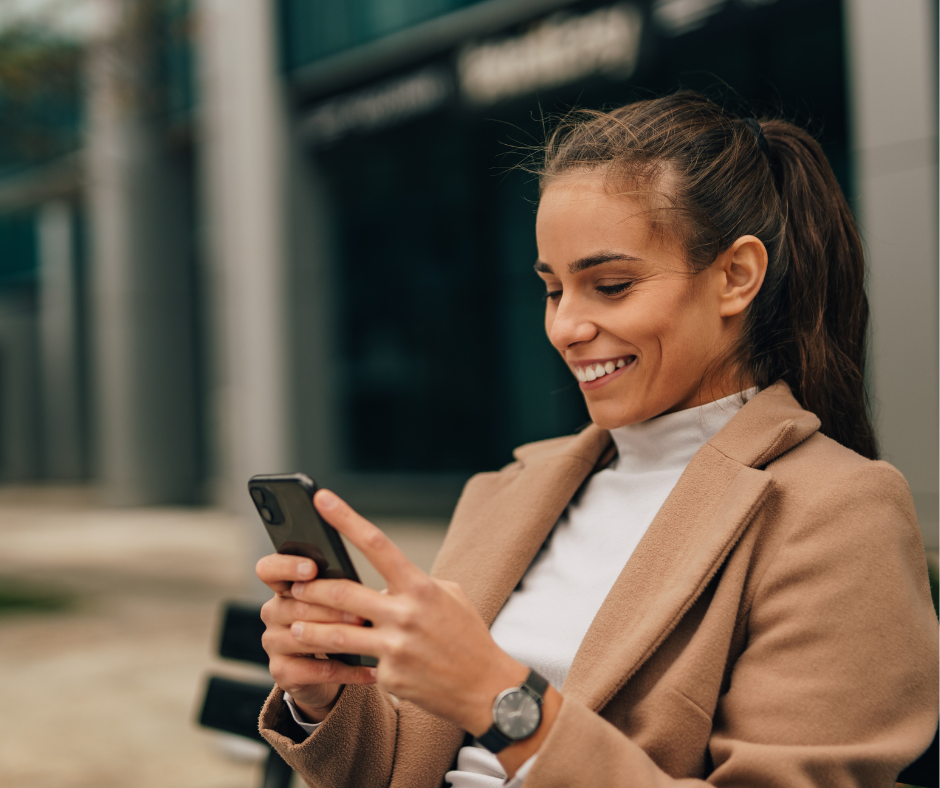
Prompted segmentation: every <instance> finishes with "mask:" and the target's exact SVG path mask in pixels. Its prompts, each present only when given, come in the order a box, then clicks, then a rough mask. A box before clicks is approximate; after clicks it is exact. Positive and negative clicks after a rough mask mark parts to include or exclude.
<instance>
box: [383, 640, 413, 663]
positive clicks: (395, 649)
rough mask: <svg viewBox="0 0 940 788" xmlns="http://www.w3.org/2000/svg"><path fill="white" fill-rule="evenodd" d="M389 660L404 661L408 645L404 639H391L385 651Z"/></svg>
mask: <svg viewBox="0 0 940 788" xmlns="http://www.w3.org/2000/svg"><path fill="white" fill-rule="evenodd" d="M383 650H384V652H385V654H384V656H385V657H387V658H388V659H389V660H391V661H393V662H397V661H400V660H402V659H403V658H404V657H405V654H406V653H407V645H406V643H405V639H404V638H390V639H389V640H388V641H386V643H385V648H384V649H383Z"/></svg>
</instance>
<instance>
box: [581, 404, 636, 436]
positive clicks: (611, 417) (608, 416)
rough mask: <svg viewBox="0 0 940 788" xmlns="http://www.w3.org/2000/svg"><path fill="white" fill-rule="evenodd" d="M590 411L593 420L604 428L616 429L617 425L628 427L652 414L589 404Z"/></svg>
mask: <svg viewBox="0 0 940 788" xmlns="http://www.w3.org/2000/svg"><path fill="white" fill-rule="evenodd" d="M588 413H589V414H590V416H591V421H592V422H594V424H596V425H597V426H598V427H600V428H601V429H602V430H615V429H617V427H626V426H627V425H628V424H636V423H637V422H640V421H646V420H647V419H648V418H651V417H650V416H646V415H642V414H639V413H636V412H634V411H632V410H624V409H623V408H603V407H601V408H598V407H593V408H592V407H591V406H590V404H589V405H588Z"/></svg>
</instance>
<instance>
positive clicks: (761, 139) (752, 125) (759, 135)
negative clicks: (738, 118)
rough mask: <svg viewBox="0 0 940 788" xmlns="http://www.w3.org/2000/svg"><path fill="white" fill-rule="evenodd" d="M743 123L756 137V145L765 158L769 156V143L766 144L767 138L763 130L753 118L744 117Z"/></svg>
mask: <svg viewBox="0 0 940 788" xmlns="http://www.w3.org/2000/svg"><path fill="white" fill-rule="evenodd" d="M743 121H744V124H745V125H746V126H747V127H748V128H749V129H750V130H751V131H752V132H753V134H754V137H755V138H756V139H757V147H758V148H760V152H761V153H763V154H764V155H765V156H766V157H767V158H770V145H768V144H767V138H766V137H765V136H764V130H763V129H762V128H761V125H760V123H758V122H757V120H756V119H755V118H744V119H743Z"/></svg>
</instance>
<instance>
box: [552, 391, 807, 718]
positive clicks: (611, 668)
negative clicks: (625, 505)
mask: <svg viewBox="0 0 940 788" xmlns="http://www.w3.org/2000/svg"><path fill="white" fill-rule="evenodd" d="M818 426H819V421H818V420H817V419H816V417H815V416H813V415H812V414H809V413H806V412H805V411H803V410H802V409H801V408H800V407H799V405H798V404H797V403H796V401H795V400H794V399H793V397H792V395H791V394H790V391H789V389H788V388H787V387H786V386H785V385H783V384H777V385H775V386H772V387H770V388H768V389H766V390H765V391H763V392H761V393H760V394H758V395H757V396H756V397H754V399H752V400H751V401H750V402H749V403H748V404H747V405H745V406H744V408H742V410H741V411H740V413H738V414H737V415H736V416H735V417H734V418H733V419H732V420H731V421H730V422H729V423H728V424H727V425H726V426H725V427H724V428H723V429H722V430H721V431H720V432H719V433H718V434H717V435H716V436H715V437H714V438H713V439H712V440H711V441H709V443H708V444H706V445H705V446H704V447H702V449H701V450H699V452H698V453H697V454H696V455H695V457H693V459H692V462H691V463H690V464H689V466H688V467H687V468H686V470H685V472H684V473H683V474H682V476H681V478H680V479H679V482H678V483H677V484H676V487H675V488H674V489H673V491H672V493H671V494H670V495H669V498H667V500H666V502H665V504H664V505H663V507H662V509H661V510H660V511H659V513H658V514H657V515H656V517H655V518H654V519H653V522H652V523H651V525H650V527H649V529H648V530H647V532H646V534H645V535H644V537H643V539H642V540H641V541H640V544H639V545H638V546H637V548H636V550H635V551H634V553H633V555H632V556H631V557H630V560H629V561H628V562H627V564H626V566H625V567H624V569H623V571H622V572H621V574H620V576H619V578H618V579H617V581H616V582H615V583H614V586H613V588H612V589H611V591H610V593H609V594H608V596H607V598H606V599H605V601H604V603H603V605H602V606H601V608H600V610H599V611H598V613H597V615H596V616H595V618H594V621H593V622H592V624H591V626H590V628H589V629H588V632H587V634H586V636H585V638H584V640H583V641H582V643H581V646H580V648H579V650H578V652H577V654H576V655H575V658H574V662H573V663H572V665H571V669H570V671H569V673H568V677H567V679H566V681H565V685H564V688H563V690H564V692H565V694H570V695H571V696H572V697H576V698H578V699H579V700H581V701H582V702H583V703H585V704H587V705H588V706H589V707H591V708H593V709H595V710H600V709H601V708H602V707H603V706H604V705H605V704H606V703H607V702H608V701H609V700H610V699H611V698H612V697H613V696H614V694H615V693H616V692H617V691H618V690H619V689H620V688H621V687H622V686H623V685H624V684H625V683H626V682H627V681H628V679H629V678H630V677H631V676H632V675H633V674H634V673H635V672H636V671H637V669H638V668H639V667H640V666H641V665H642V664H643V663H644V662H645V661H646V660H647V659H648V658H649V657H650V656H651V655H652V654H653V652H654V651H655V650H656V649H657V648H658V647H659V645H660V644H661V643H662V642H663V640H665V638H666V637H667V636H668V635H669V633H670V632H672V630H673V629H674V628H675V626H676V624H677V623H678V622H679V620H680V619H681V618H682V616H683V615H684V614H685V612H686V611H687V610H688V609H689V608H690V607H691V606H692V604H693V603H694V602H695V600H696V599H697V598H698V597H699V595H700V594H701V593H702V591H703V590H704V589H705V587H706V586H707V584H708V583H709V582H710V581H711V579H712V578H713V577H714V575H715V573H716V572H717V571H718V569H719V568H720V566H721V565H722V563H723V562H724V560H725V558H726V557H727V556H728V554H729V553H730V551H731V550H732V549H733V547H734V545H735V544H736V543H737V541H738V539H739V538H740V536H741V534H742V533H743V531H744V529H745V528H746V527H747V525H748V523H749V522H750V521H751V519H752V518H753V516H754V514H755V513H756V512H757V510H758V508H759V507H760V506H761V504H762V502H763V501H764V499H765V497H766V495H767V493H768V491H769V489H770V486H771V479H770V474H769V473H766V472H765V471H763V470H758V469H757V468H756V467H752V466H758V467H761V466H763V465H765V464H766V463H767V462H769V461H770V460H772V459H774V458H775V457H777V456H779V455H780V454H782V453H783V452H784V451H787V450H788V449H790V448H792V447H793V446H795V445H796V444H797V443H799V442H801V441H802V440H805V438H806V437H808V436H809V435H811V434H812V433H813V432H815V431H816V429H818Z"/></svg>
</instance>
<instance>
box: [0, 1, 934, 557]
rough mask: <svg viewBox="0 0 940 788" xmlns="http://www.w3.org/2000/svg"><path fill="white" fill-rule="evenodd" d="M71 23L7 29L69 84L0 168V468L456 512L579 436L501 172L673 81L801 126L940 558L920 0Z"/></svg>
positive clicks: (116, 498)
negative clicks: (321, 491) (849, 213)
mask: <svg viewBox="0 0 940 788" xmlns="http://www.w3.org/2000/svg"><path fill="white" fill-rule="evenodd" d="M77 1H78V0H76V2H77ZM50 2H52V0H50ZM39 5H42V4H41V3H40V4H39ZM46 5H49V4H48V3H47V4H46ZM93 5H94V11H93V12H89V13H88V16H87V19H86V21H85V22H84V27H83V28H82V33H81V35H75V36H73V37H72V39H70V38H69V36H68V35H65V34H62V33H60V34H57V35H56V36H51V37H50V36H46V37H45V38H43V37H42V36H40V38H41V39H42V40H41V41H36V40H33V39H30V38H29V36H25V37H24V34H22V33H21V32H18V31H21V30H22V29H24V28H23V25H22V24H19V23H18V26H17V25H13V24H12V23H8V26H7V31H13V32H12V33H11V32H6V33H5V32H3V28H2V27H0V37H2V36H4V35H6V36H7V37H8V38H9V37H10V36H12V35H13V33H16V35H19V36H20V38H15V37H14V38H13V39H11V40H12V41H13V43H14V44H16V46H19V47H20V48H21V49H22V50H23V51H24V52H25V53H26V54H25V55H23V56H22V58H25V60H23V59H22V58H21V61H17V62H33V61H30V60H29V57H27V56H28V55H29V52H30V51H31V50H30V46H34V47H40V50H41V49H42V47H45V50H43V51H45V52H46V54H45V57H46V58H49V57H51V55H50V54H49V53H50V52H52V53H56V57H57V58H59V60H56V61H54V63H58V64H59V65H58V66H57V67H58V69H59V70H58V71H55V69H54V68H53V66H51V65H50V66H48V68H49V69H52V71H50V73H54V74H59V75H60V82H62V83H63V84H61V85H59V83H54V82H52V81H49V83H48V84H49V85H50V87H49V88H48V89H47V90H46V93H45V94H43V96H44V98H43V100H42V101H40V102H38V103H37V102H34V104H35V106H34V105H32V104H30V102H29V101H26V100H24V101H23V102H21V103H23V107H24V108H23V110H22V113H23V118H27V116H29V117H28V118H27V119H28V120H29V121H30V122H31V123H33V124H34V125H35V126H36V128H39V127H45V126H49V127H51V128H54V129H58V130H59V137H57V138H55V139H50V140H49V141H48V142H47V143H46V147H45V148H43V149H42V150H39V151H38V152H37V151H36V150H34V149H33V148H30V147H29V146H26V148H24V147H23V145H22V144H21V142H17V140H14V142H15V143H17V145H18V146H19V147H16V145H13V147H10V146H8V147H10V150H9V151H4V150H0V212H2V213H0V480H5V481H13V480H25V479H85V480H89V481H93V482H95V483H98V484H101V485H102V487H103V489H104V490H105V492H106V495H107V496H108V499H109V500H111V501H112V502H114V503H115V504H148V503H186V502H197V501H214V502H219V503H222V504H223V505H226V506H227V507H230V508H242V507H243V506H244V505H245V504H246V503H247V497H246V496H245V495H244V483H245V481H246V480H247V478H248V476H249V475H251V474H252V473H257V472H267V471H276V470H288V469H303V470H305V471H307V472H309V473H310V474H311V475H314V476H316V477H317V478H318V479H320V480H322V481H323V482H325V483H327V484H329V485H331V486H333V487H334V488H335V489H337V490H339V491H340V492H342V493H345V494H346V495H347V496H348V497H349V498H350V500H351V501H353V502H354V503H355V504H357V505H358V506H360V507H361V508H362V509H363V510H365V511H368V512H373V513H381V514H397V513H407V514H440V513H444V512H446V511H447V510H448V509H449V507H452V505H453V503H454V502H455V500H456V496H457V494H458V493H459V489H460V486H461V484H462V482H463V480H464V479H466V477H467V476H468V475H469V474H470V473H471V472H474V471H477V470H484V469H492V468H496V467H499V466H500V465H502V464H504V463H505V462H507V461H508V460H509V450H510V449H511V448H512V447H513V446H515V445H518V444H519V443H522V442H525V441H528V440H534V439H538V438H543V437H549V436H552V435H557V434H562V433H564V432H568V431H571V430H573V429H575V428H577V426H578V425H579V424H581V423H583V422H584V420H585V419H586V414H585V411H584V409H583V405H582V404H581V402H580V395H579V393H578V391H577V389H576V387H575V386H574V384H573V383H572V382H571V381H570V375H568V373H567V371H566V370H565V368H564V367H563V365H562V364H561V363H560V361H558V360H557V359H556V358H555V356H554V352H553V351H552V350H551V348H550V346H549V345H548V343H547V341H546V340H545V338H544V335H543V332H542V318H541V311H542V304H541V301H540V290H541V288H540V283H539V282H538V280H537V279H536V278H535V277H534V276H533V275H532V273H531V265H532V261H533V260H534V258H535V256H536V255H535V245H534V232H533V226H534V214H535V197H536V186H535V184H534V182H533V179H532V178H531V176H529V175H527V174H526V173H525V172H523V171H521V170H519V169H518V168H514V167H513V165H515V164H518V163H519V162H520V161H521V160H522V159H523V158H524V156H525V155H526V153H527V151H529V150H530V149H531V146H533V145H534V144H537V142H538V140H539V138H540V135H541V133H542V129H543V126H542V118H543V116H544V115H547V114H552V113H558V112H563V111H565V109H566V108H568V107H570V106H572V105H575V104H577V105H580V106H587V107H600V106H611V105H617V104H622V103H626V102H627V101H629V100H631V99H635V98H639V97H643V96H647V95H651V94H657V93H661V92H663V91H667V90H671V89H674V88H675V87H677V86H680V85H681V86H687V87H693V88H697V89H702V90H706V91H707V92H709V93H711V94H713V95H716V96H718V97H719V98H721V99H723V100H725V101H726V102H730V103H731V104H732V106H734V107H737V108H740V109H741V110H742V111H744V110H745V109H746V110H747V111H753V112H755V113H756V114H761V113H762V112H769V113H776V112H778V111H781V110H782V111H783V112H785V113H786V114H787V115H788V116H790V117H793V118H794V119H795V120H797V121H799V122H804V123H808V124H809V125H810V127H811V128H812V129H813V130H814V131H815V132H816V133H817V135H818V137H819V139H820V141H821V143H822V144H823V147H824V149H825V150H826V153H827V155H828V156H829V158H830V161H831V162H832V164H833V166H834V169H835V171H836V173H837V175H838V177H839V178H840V181H841V182H842V184H843V188H844V189H845V190H846V193H847V194H848V195H849V196H850V199H851V200H852V202H853V205H854V207H855V210H856V212H857V215H858V216H859V219H860V224H861V228H862V233H863V236H864V238H865V240H866V242H867V245H868V251H869V255H870V257H869V266H870V294H871V299H872V306H873V323H874V327H873V338H874V343H873V357H872V373H871V381H870V384H871V387H872V393H873V395H874V398H875V400H876V403H877V410H876V417H877V421H878V427H879V432H880V438H881V441H882V446H883V450H884V454H885V458H886V459H888V460H889V461H891V462H893V463H894V464H896V465H897V466H898V467H899V468H900V469H901V470H902V472H903V473H904V474H905V476H906V477H907V478H908V480H909V482H910V484H911V487H912V489H913V491H914V494H915V500H916V503H917V507H918V512H919V515H920V517H921V521H922V527H923V529H924V533H925V537H926V539H927V541H928V544H929V545H930V546H934V547H935V546H936V542H937V501H938V496H937V489H938V457H937V455H938V342H937V334H938V332H937V326H938V309H937V305H938V297H937V292H938V282H937V270H938V266H937V229H938V225H937V163H936V161H937V157H936V150H937V86H936V82H935V79H936V15H935V9H934V8H933V5H932V4H930V3H928V2H926V1H925V0H904V2H900V3H890V4H887V3H883V2H880V0H812V1H810V0H626V1H619V2H613V3H612V2H609V0H608V1H607V2H600V1H598V0H581V1H580V2H571V1H570V0H477V1H476V2H473V0H319V1H318V2H314V0H279V1H278V2H274V1H273V0H271V1H270V2H267V1H266V0H159V1H158V0H100V1H99V2H97V3H95V4H93ZM62 6H63V3H59V4H58V7H60V8H61V7H62ZM43 18H44V19H45V17H43ZM3 24H4V22H3V19H2V18H0V26H2V25H3ZM75 38H77V39H79V40H80V44H81V45H80V46H77V47H76V46H75V45H74V44H73V43H72V40H73V39H75ZM34 39H35V36H34ZM24 42H25V43H24ZM31 42H32V43H31ZM2 48H3V43H2V38H0V51H3V49H2ZM40 50H36V51H40ZM10 51H12V50H10ZM35 58H39V55H38V54H37V55H35ZM69 58H73V61H69V60H68V59H69ZM0 59H2V58H0ZM40 60H41V58H40ZM36 62H39V61H38V60H37V61H36ZM68 62H77V63H79V65H80V72H79V73H80V74H81V79H80V80H78V81H77V83H76V84H75V85H71V87H70V85H69V84H68V80H67V79H66V78H65V77H61V73H62V70H63V69H64V68H65V67H64V66H63V65H62V64H63V63H68ZM0 68H2V66H0ZM4 73H5V72H3V71H2V70H0V102H5V103H0V113H3V111H4V107H5V106H8V105H10V106H12V105H11V104H10V103H9V102H10V99H9V98H8V97H7V96H6V95H5V94H4V91H6V92H7V93H9V92H10V91H11V90H12V89H11V88H10V87H9V82H4V81H3V80H4V77H3V75H4ZM66 73H67V69H66ZM43 84H45V82H44V83H43ZM54 85H59V87H58V88H57V89H58V91H59V93H55V91H53V90H52V86H54ZM70 91H71V92H70ZM46 94H48V95H46ZM59 94H61V95H59ZM57 96H58V97H57ZM56 102H58V103H56ZM50 107H52V108H53V109H55V108H56V107H58V109H57V110H56V112H57V113H58V114H56V115H55V117H52V115H50V113H52V110H50ZM30 113H31V114H30ZM52 114H55V113H52ZM25 122H26V121H25V120H20V121H19V122H18V123H19V125H18V126H17V128H22V127H23V124H24V123H25ZM9 125H10V124H9V123H7V124H5V125H4V124H3V122H2V121H0V135H2V134H3V133H4V131H5V129H6V127H7V126H9ZM0 139H2V137H0ZM0 144H2V143H0ZM11 145H12V143H11ZM34 147H35V146H34ZM11 151H12V152H11ZM243 498H244V499H245V500H244V501H243V500H242V499H243Z"/></svg>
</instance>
